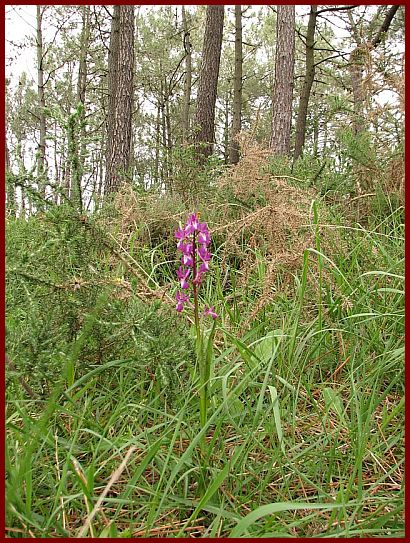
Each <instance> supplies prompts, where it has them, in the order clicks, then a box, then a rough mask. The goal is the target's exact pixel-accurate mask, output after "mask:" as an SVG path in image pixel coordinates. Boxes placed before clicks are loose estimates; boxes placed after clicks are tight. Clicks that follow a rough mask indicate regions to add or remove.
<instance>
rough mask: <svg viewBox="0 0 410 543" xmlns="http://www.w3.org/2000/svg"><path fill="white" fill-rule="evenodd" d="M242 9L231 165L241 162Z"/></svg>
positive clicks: (238, 9)
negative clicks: (237, 136)
mask: <svg viewBox="0 0 410 543" xmlns="http://www.w3.org/2000/svg"><path fill="white" fill-rule="evenodd" d="M242 64H243V51H242V8H241V6H240V5H236V6H235V76H234V86H233V118H232V134H231V147H230V153H229V161H230V162H231V164H237V162H239V144H238V142H237V141H236V140H235V137H236V135H237V134H238V133H239V132H240V131H241V123H242V119H241V116H242Z"/></svg>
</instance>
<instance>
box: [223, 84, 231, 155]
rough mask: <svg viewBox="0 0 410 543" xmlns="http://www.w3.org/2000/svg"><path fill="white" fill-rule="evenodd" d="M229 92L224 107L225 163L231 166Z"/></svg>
mask: <svg viewBox="0 0 410 543" xmlns="http://www.w3.org/2000/svg"><path fill="white" fill-rule="evenodd" d="M229 104H230V100H229V91H227V92H226V95H225V107H224V118H225V122H224V162H225V164H229V157H230V141H229V140H230V138H229V136H230V134H229Z"/></svg>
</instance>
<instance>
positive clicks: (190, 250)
mask: <svg viewBox="0 0 410 543" xmlns="http://www.w3.org/2000/svg"><path fill="white" fill-rule="evenodd" d="M175 238H176V240H177V249H178V251H181V253H182V255H181V264H182V265H181V266H180V267H179V269H178V271H177V276H178V279H179V281H180V285H181V288H182V289H183V290H184V291H187V290H188V289H189V287H190V286H191V285H192V288H193V295H194V302H195V305H194V308H195V311H198V306H197V304H198V298H197V289H198V287H199V286H200V285H201V284H202V282H203V277H204V274H205V273H206V272H208V271H209V265H210V261H211V253H210V252H209V251H208V247H209V245H210V244H211V234H210V232H209V229H208V225H207V224H206V222H199V216H198V214H197V213H191V214H190V215H189V216H188V219H187V222H186V223H185V225H184V227H182V226H180V227H179V228H178V229H177V230H176V231H175ZM191 271H192V275H191ZM190 278H191V279H190ZM188 300H189V298H188V296H187V295H186V294H185V293H181V292H177V295H176V301H177V306H176V309H177V311H178V312H181V311H182V310H183V308H184V303H186V302H187V301H188ZM204 314H205V315H210V316H211V317H212V318H214V319H215V318H216V317H217V314H216V313H215V311H214V309H213V307H211V308H206V309H205V312H204Z"/></svg>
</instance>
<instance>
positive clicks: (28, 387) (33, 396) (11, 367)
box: [6, 354, 38, 400]
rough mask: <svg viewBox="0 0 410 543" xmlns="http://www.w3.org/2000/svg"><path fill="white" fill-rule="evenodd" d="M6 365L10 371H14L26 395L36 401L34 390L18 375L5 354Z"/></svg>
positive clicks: (36, 396)
mask: <svg viewBox="0 0 410 543" xmlns="http://www.w3.org/2000/svg"><path fill="white" fill-rule="evenodd" d="M6 364H7V365H8V367H9V368H10V369H11V371H14V372H16V373H17V379H18V380H19V382H20V384H21V386H22V387H23V388H24V390H25V391H26V392H27V394H28V395H29V396H30V398H32V399H33V400H36V399H37V398H38V395H37V394H36V393H35V392H34V390H33V389H32V388H31V387H30V385H28V384H27V383H26V382H25V380H24V379H23V378H22V377H21V376H20V375H18V370H17V368H16V366H15V365H14V363H13V362H12V361H11V359H10V358H9V356H8V355H7V354H6Z"/></svg>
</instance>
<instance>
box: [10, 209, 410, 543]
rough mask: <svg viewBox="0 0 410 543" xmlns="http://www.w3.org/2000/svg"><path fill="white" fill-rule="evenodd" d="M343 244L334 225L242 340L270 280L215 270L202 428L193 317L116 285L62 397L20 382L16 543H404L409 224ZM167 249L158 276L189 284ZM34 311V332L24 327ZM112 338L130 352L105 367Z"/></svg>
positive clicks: (14, 415) (73, 361)
mask: <svg viewBox="0 0 410 543" xmlns="http://www.w3.org/2000/svg"><path fill="white" fill-rule="evenodd" d="M315 222H316V223H320V210H319V211H318V212H317V213H316V212H315ZM15 228H16V229H17V228H20V227H17V226H16V227H15ZM313 228H314V225H313ZM339 230H340V233H341V236H342V237H343V239H344V240H345V243H344V244H343V246H344V250H343V251H339V250H338V247H335V248H334V252H333V253H332V254H329V252H327V253H326V252H325V250H324V249H323V247H324V244H323V243H321V242H322V241H323V240H322V239H321V236H322V237H323V236H325V235H326V228H322V229H321V230H320V231H321V232H322V233H321V234H319V229H318V228H316V240H315V246H312V247H311V248H310V249H309V250H308V251H306V253H305V255H304V260H303V267H302V269H301V270H300V271H299V272H298V273H297V274H295V277H294V285H295V289H294V293H293V294H288V295H281V294H278V295H277V296H276V298H275V299H274V301H273V302H272V303H270V304H269V305H268V306H267V307H265V308H264V309H263V310H261V312H260V313H259V314H258V315H257V317H256V318H255V320H254V321H253V323H252V325H251V327H250V328H249V329H248V330H247V331H246V332H245V333H244V334H243V335H242V336H240V335H239V333H238V331H239V330H240V329H241V325H242V324H243V323H244V322H245V321H246V319H247V316H248V314H249V312H250V311H251V309H252V306H253V304H254V303H255V302H256V301H257V298H258V295H260V292H261V290H259V293H258V284H260V285H263V281H264V274H265V273H266V268H265V267H264V266H263V265H262V264H261V265H260V266H258V268H257V269H255V270H254V272H253V274H254V276H253V279H252V280H253V285H254V288H252V289H247V288H246V287H240V286H238V282H237V277H236V275H237V272H235V270H233V269H231V270H230V271H229V273H230V275H231V277H229V281H228V284H229V285H231V286H230V290H229V291H228V292H227V291H226V289H225V291H224V289H223V286H222V283H223V280H224V278H223V277H221V276H220V274H219V271H218V269H217V267H216V266H215V265H214V271H213V274H212V277H211V276H210V277H208V279H207V283H206V284H205V285H204V286H203V288H202V290H201V295H202V296H203V297H205V298H206V301H207V303H210V304H213V305H215V306H216V307H217V309H218V312H219V314H220V318H219V319H218V325H217V331H216V336H215V338H216V339H215V351H214V360H213V367H212V372H211V378H210V408H209V414H208V420H207V423H206V426H205V427H204V428H203V429H202V430H201V425H200V421H199V410H198V390H197V378H198V370H197V368H195V355H194V350H193V342H194V336H193V332H192V330H191V329H190V327H189V325H188V324H187V323H186V322H185V320H184V318H183V317H182V318H179V317H178V316H177V315H175V314H174V312H173V310H172V308H168V307H166V306H164V307H163V306H161V305H158V304H154V305H151V306H150V304H149V303H148V302H147V303H146V304H145V308H144V304H142V303H136V302H135V296H134V295H133V296H132V297H131V299H128V300H126V301H123V302H122V304H120V303H117V302H116V301H114V300H113V297H114V295H113V292H114V291H113V289H112V287H110V286H105V287H102V288H101V287H99V288H98V289H97V290H98V293H97V294H95V296H94V298H93V300H94V301H93V303H92V304H90V305H89V306H84V309H83V313H84V314H83V319H82V321H81V326H80V328H79V329H78V331H77V333H76V335H75V338H74V339H73V340H72V341H66V343H64V342H63V341H62V340H61V339H60V340H59V341H60V343H59V345H60V347H59V348H60V352H57V350H55V349H56V348H57V347H55V345H54V344H53V347H52V348H50V352H49V353H48V354H47V357H48V358H47V357H46V360H50V359H51V358H52V359H53V361H54V366H53V367H55V366H56V365H57V367H58V368H59V369H58V371H55V373H54V374H53V381H52V386H51V385H50V389H51V392H50V394H48V395H47V394H44V395H43V396H39V398H38V399H31V398H29V397H28V396H27V395H26V393H25V391H24V389H22V388H21V386H20V384H19V380H18V378H19V377H20V378H25V379H27V377H29V376H28V375H27V373H26V372H24V366H23V365H22V363H20V364H19V369H20V374H19V375H16V374H13V373H10V374H9V375H8V382H9V388H8V394H7V413H6V423H7V442H6V472H7V514H6V526H7V530H8V531H7V534H8V535H9V536H11V537H30V536H31V537H32V536H35V537H63V536H64V537H75V536H78V535H84V536H86V537H90V536H95V537H99V536H100V537H106V536H111V537H144V536H151V537H155V536H158V535H163V536H167V537H185V536H199V537H245V536H251V537H278V536H281V537H302V536H306V537H309V536H317V537H341V538H344V537H387V536H392V537H403V535H404V519H403V503H404V488H403V483H404V465H403V462H404V422H403V421H404V399H403V397H404V348H403V343H404V342H403V334H404V303H403V298H404V292H403V291H404V280H403V224H402V220H401V210H400V209H398V210H391V212H389V213H388V215H387V216H385V217H383V218H382V219H380V220H379V221H378V222H377V221H376V222H374V224H371V225H368V226H367V227H366V228H362V227H360V225H354V229H353V230H352V229H350V228H345V227H343V226H340V228H339ZM57 245H58V243H57ZM161 250H162V249H161V247H157V248H154V249H153V250H152V251H151V252H149V251H147V252H146V254H145V255H142V256H141V262H142V265H143V266H144V267H145V270H146V272H147V273H148V274H149V276H150V281H158V282H161V283H166V282H167V281H169V282H171V284H175V282H174V279H173V277H172V274H173V270H174V266H173V264H172V263H170V262H169V260H168V259H167V258H166V257H165V256H164V261H163V265H161V258H160V255H161ZM132 256H133V258H134V259H136V260H138V256H139V255H138V254H133V255H132ZM150 263H151V264H150ZM45 266H46V264H45ZM150 266H151V267H150ZM160 278H161V279H160ZM164 278H165V279H164ZM55 281H56V282H57V279H55ZM27 285H29V283H27V284H26V283H25V282H24V281H23V280H22V281H21V282H19V283H18V286H17V285H16V286H12V285H9V286H8V289H9V292H10V295H9V300H10V302H9V303H10V309H9V312H8V318H9V319H10V321H9V325H8V326H9V328H10V332H9V337H8V349H9V351H10V350H11V351H12V354H13V358H14V359H15V360H16V362H17V361H18V360H19V356H21V357H22V359H23V361H24V359H27V358H29V354H28V353H29V351H28V350H24V349H26V347H24V345H23V346H20V347H19V345H18V344H17V339H18V334H20V333H21V334H23V333H24V334H25V336H24V337H26V336H27V334H28V331H27V326H29V325H30V322H31V321H30V315H31V314H33V315H38V311H39V309H38V308H37V306H36V305H35V304H38V303H41V302H38V298H35V296H34V294H33V288H29V287H28V286H27ZM43 288H46V287H44V286H40V285H39V286H37V289H40V290H41V289H43ZM13 289H14V290H13ZM37 293H38V292H37ZM41 293H42V294H44V293H43V292H42V291H41ZM171 294H172V293H171ZM84 296H85V295H84ZM40 300H41V298H40ZM72 303H73V304H74V302H72ZM29 304H33V306H32V307H31V306H30V305H29ZM83 304H85V301H84V300H83ZM23 307H25V312H26V316H25V319H26V321H27V323H26V325H24V326H22V325H20V324H19V322H17V320H18V319H17V320H16V321H13V318H14V319H15V318H16V317H15V315H16V312H17V311H18V310H20V311H23ZM46 317H47V316H46ZM46 317H44V318H46ZM31 318H32V319H35V317H34V316H32V317H31ZM50 318H51V317H50ZM56 323H57V320H53V321H51V320H50V321H46V325H47V326H50V327H51V326H57V324H56ZM207 326H209V327H210V326H211V324H210V323H207ZM96 330H97V331H98V333H99V336H96ZM98 338H100V340H101V341H104V342H105V343H107V344H109V341H108V339H107V338H113V339H112V343H113V346H112V347H111V348H110V349H111V350H108V351H103V353H102V356H101V358H100V359H99V361H97V360H94V361H93V357H94V358H95V356H96V355H95V353H96V352H99V351H98V348H97V346H94V343H98V341H99V340H98ZM190 345H191V347H190ZM27 349H28V347H27ZM53 349H54V350H53ZM107 349H108V347H107ZM36 352H37V351H36ZM38 352H39V353H40V354H38V357H40V359H41V360H43V359H42V358H41V356H42V354H41V353H42V352H43V351H41V352H40V351H38ZM106 352H108V353H110V354H109V355H106V354H105V353H106ZM50 353H51V354H50ZM53 353H54V358H53ZM44 356H45V355H44ZM50 357H51V358H50ZM84 357H85V358H84ZM28 382H29V383H30V384H33V383H32V381H30V378H29V380H28ZM204 436H205V439H206V444H207V445H206V449H205V454H203V451H202V447H201V443H202V440H203V438H204ZM127 454H128V456H127ZM124 458H126V463H125V464H124V463H123V460H124ZM122 463H123V465H121V464H122ZM119 468H121V470H120V471H118V470H119ZM204 477H205V479H204ZM204 480H206V482H207V483H206V486H205V490H204V491H202V492H201V491H200V489H201V488H203V481H204ZM101 498H103V499H101ZM94 508H96V510H95V511H93V510H94ZM91 513H92V519H91V520H90V522H88V521H87V518H88V517H89V516H90V514H91Z"/></svg>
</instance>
